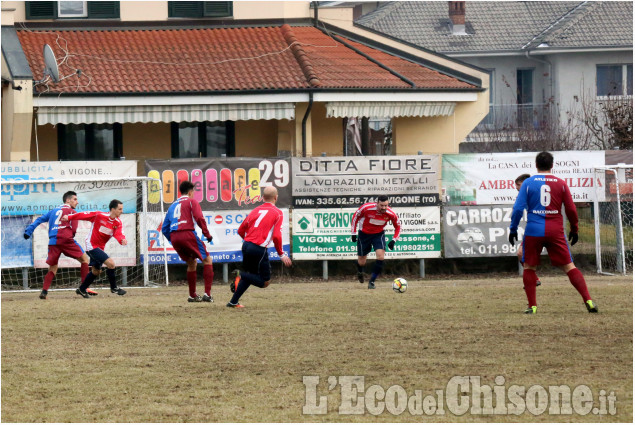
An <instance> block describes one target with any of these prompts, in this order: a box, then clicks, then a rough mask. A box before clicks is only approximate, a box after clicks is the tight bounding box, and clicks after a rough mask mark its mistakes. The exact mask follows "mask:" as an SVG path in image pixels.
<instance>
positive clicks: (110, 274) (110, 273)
mask: <svg viewBox="0 0 635 425" xmlns="http://www.w3.org/2000/svg"><path fill="white" fill-rule="evenodd" d="M106 276H108V282H110V289H115V288H116V287H117V279H116V278H115V269H106Z"/></svg>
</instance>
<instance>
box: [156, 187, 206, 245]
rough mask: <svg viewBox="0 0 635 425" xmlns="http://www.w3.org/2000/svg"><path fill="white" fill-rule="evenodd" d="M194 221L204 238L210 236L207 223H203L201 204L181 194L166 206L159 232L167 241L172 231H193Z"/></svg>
mask: <svg viewBox="0 0 635 425" xmlns="http://www.w3.org/2000/svg"><path fill="white" fill-rule="evenodd" d="M195 223H196V224H198V227H200V228H201V230H202V231H203V235H204V236H205V237H206V238H211V235H210V233H209V230H208V229H207V224H206V223H205V217H204V216H203V211H202V210H201V205H200V204H199V203H198V202H197V201H196V200H194V199H192V198H190V197H188V196H181V197H180V198H179V199H177V200H176V201H174V203H173V204H172V205H170V208H168V212H167V214H165V219H164V220H163V225H162V226H161V232H162V233H163V235H165V237H166V238H167V240H168V241H169V240H170V233H172V232H177V231H183V230H191V231H194V224H195Z"/></svg>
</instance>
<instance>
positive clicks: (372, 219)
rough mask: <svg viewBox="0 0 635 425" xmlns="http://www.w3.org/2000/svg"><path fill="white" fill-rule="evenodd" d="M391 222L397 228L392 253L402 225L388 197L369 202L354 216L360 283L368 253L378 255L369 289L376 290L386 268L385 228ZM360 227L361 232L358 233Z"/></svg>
mask: <svg viewBox="0 0 635 425" xmlns="http://www.w3.org/2000/svg"><path fill="white" fill-rule="evenodd" d="M389 221H390V222H391V223H392V225H393V226H394V227H395V234H394V236H393V237H392V240H391V241H390V242H388V248H390V250H391V251H392V250H394V249H395V243H396V241H397V239H399V232H400V231H401V223H400V221H399V217H397V214H395V212H394V211H393V210H392V209H391V208H390V207H389V206H388V196H386V195H380V196H379V198H377V202H368V203H366V204H364V205H362V206H361V207H359V209H358V210H357V211H356V212H355V214H354V215H353V220H352V223H351V233H352V235H351V239H352V241H353V242H356V243H357V279H358V280H359V283H364V267H365V266H366V257H367V256H368V253H369V252H370V250H371V249H374V250H375V254H376V255H377V259H376V261H375V265H374V267H373V273H372V274H371V275H370V280H369V281H368V289H375V279H377V276H379V275H380V274H381V271H382V269H383V268H384V255H385V253H386V238H385V235H384V227H386V224H388V222H389ZM358 225H359V231H357V227H358Z"/></svg>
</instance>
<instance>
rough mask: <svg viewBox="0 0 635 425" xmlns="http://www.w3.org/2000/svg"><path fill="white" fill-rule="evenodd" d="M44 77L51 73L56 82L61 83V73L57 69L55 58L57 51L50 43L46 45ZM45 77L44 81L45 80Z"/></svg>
mask: <svg viewBox="0 0 635 425" xmlns="http://www.w3.org/2000/svg"><path fill="white" fill-rule="evenodd" d="M43 54H44V79H46V76H47V75H49V76H50V77H51V80H53V82H54V83H59V81H60V73H59V70H58V69H57V60H56V59H55V53H53V49H51V46H49V45H48V44H45V45H44V51H43ZM44 79H43V80H42V81H44Z"/></svg>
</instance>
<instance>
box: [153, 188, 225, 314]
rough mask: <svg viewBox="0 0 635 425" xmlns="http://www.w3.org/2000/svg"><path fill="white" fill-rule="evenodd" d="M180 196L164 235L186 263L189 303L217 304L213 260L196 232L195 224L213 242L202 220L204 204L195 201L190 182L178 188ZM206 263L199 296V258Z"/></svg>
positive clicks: (162, 230)
mask: <svg viewBox="0 0 635 425" xmlns="http://www.w3.org/2000/svg"><path fill="white" fill-rule="evenodd" d="M179 191H180V193H181V195H182V196H181V197H180V198H179V199H177V200H176V201H174V203H173V204H172V205H170V208H168V212H167V214H166V215H165V220H163V225H162V226H161V232H162V233H163V235H165V237H166V238H167V240H168V241H170V243H171V244H172V247H173V248H174V250H175V251H176V252H177V254H179V257H181V260H183V261H185V262H186V263H187V284H188V286H189V290H190V296H189V298H188V299H187V301H188V302H201V301H204V302H210V303H211V302H214V298H212V292H211V291H212V283H213V280H214V267H213V265H212V257H211V256H210V255H209V253H208V252H207V248H205V244H204V243H203V241H202V240H201V239H200V238H199V237H198V235H197V234H196V232H195V231H194V223H196V224H198V226H199V227H200V228H201V230H202V231H203V235H204V236H205V238H206V239H207V242H209V243H211V242H212V235H210V233H209V230H208V229H207V224H206V223H205V217H203V211H202V210H201V205H200V204H199V203H198V202H197V201H196V199H194V184H193V183H192V182H191V181H188V180H186V181H183V182H181V184H180V185H179ZM197 258H198V259H199V260H201V261H202V262H203V280H204V282H205V294H203V296H202V297H201V296H199V295H197V294H196V259H197Z"/></svg>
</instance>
